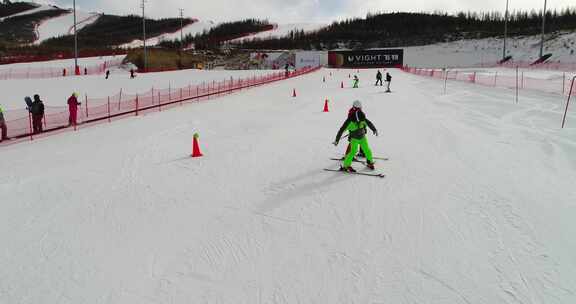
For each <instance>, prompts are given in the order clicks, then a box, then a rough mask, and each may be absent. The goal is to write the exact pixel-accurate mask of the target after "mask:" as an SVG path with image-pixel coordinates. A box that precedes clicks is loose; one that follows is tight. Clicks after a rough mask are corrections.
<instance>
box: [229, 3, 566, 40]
mask: <svg viewBox="0 0 576 304" xmlns="http://www.w3.org/2000/svg"><path fill="white" fill-rule="evenodd" d="M504 21H505V18H504V15H503V14H501V13H499V12H492V13H473V12H468V13H459V14H456V15H449V14H447V13H431V14H430V13H381V14H369V15H367V16H366V18H354V19H348V20H344V21H341V22H335V23H333V24H331V25H329V26H327V27H325V28H323V29H321V30H319V31H316V32H312V33H304V32H302V31H295V32H291V33H290V34H289V35H288V36H286V37H282V38H272V39H254V40H251V41H243V42H239V43H237V47H239V48H244V49H295V48H298V49H327V48H328V49H329V48H334V47H337V46H338V45H342V44H345V45H346V46H347V47H350V46H352V47H357V48H361V47H398V46H412V45H424V44H430V43H437V42H445V41H451V40H458V39H467V38H486V37H496V36H501V35H502V34H503V29H504ZM541 21H542V16H541V15H540V14H539V13H538V12H536V11H530V12H525V11H517V12H513V13H512V14H510V16H509V32H510V35H513V36H514V35H516V36H518V35H531V34H537V33H539V31H540V25H541ZM574 29H576V9H570V8H567V9H564V10H561V11H549V12H548V13H547V30H548V31H550V32H552V31H559V30H574Z"/></svg>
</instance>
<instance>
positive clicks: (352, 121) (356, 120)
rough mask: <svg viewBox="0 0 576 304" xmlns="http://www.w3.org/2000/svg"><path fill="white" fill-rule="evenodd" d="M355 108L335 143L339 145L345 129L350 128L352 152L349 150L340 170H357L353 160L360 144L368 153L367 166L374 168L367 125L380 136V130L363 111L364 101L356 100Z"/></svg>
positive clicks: (341, 128)
mask: <svg viewBox="0 0 576 304" xmlns="http://www.w3.org/2000/svg"><path fill="white" fill-rule="evenodd" d="M353 108H354V111H351V112H350V114H349V115H348V119H346V121H345V122H344V124H343V125H342V127H340V130H338V134H337V135H336V140H335V141H334V143H333V144H334V145H335V146H337V145H338V143H339V142H340V138H342V134H343V133H344V131H346V130H348V132H349V133H348V134H349V138H350V146H351V147H350V152H348V154H347V155H346V158H344V163H343V164H342V166H341V167H340V170H341V171H346V172H356V170H354V168H352V161H353V160H354V156H355V155H356V153H358V148H359V146H360V147H362V150H363V151H364V153H365V154H366V166H367V167H368V168H369V169H371V170H374V159H373V158H372V150H371V149H370V146H368V139H367V138H366V127H368V128H370V130H372V132H374V135H376V136H378V130H376V127H375V126H374V124H372V122H371V121H370V120H368V119H367V118H366V115H365V114H364V112H362V103H361V102H360V101H359V100H356V101H354V103H353Z"/></svg>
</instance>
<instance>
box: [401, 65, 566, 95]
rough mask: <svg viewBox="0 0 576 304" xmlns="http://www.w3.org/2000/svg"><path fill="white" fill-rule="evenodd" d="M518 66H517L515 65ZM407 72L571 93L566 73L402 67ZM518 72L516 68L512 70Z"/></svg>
mask: <svg viewBox="0 0 576 304" xmlns="http://www.w3.org/2000/svg"><path fill="white" fill-rule="evenodd" d="M514 68H516V67H514ZM402 70H403V71H404V72H407V73H411V74H415V75H421V76H428V77H433V78H437V79H442V80H457V81H463V82H469V83H476V84H481V85H485V86H492V87H502V88H509V89H516V86H518V89H521V90H533V91H540V92H546V93H555V94H561V95H568V94H569V93H570V82H571V79H570V78H569V77H568V75H567V74H566V73H563V74H562V76H560V77H557V78H551V79H541V78H533V77H528V76H526V75H525V73H524V71H518V77H516V75H514V76H510V75H504V74H503V73H500V74H499V73H498V72H474V71H465V70H456V71H453V70H443V69H419V68H411V67H406V66H405V67H402ZM511 72H512V73H514V74H515V73H516V71H515V70H513V71H511Z"/></svg>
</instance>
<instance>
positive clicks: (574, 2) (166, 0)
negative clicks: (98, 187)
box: [35, 0, 576, 23]
mask: <svg viewBox="0 0 576 304" xmlns="http://www.w3.org/2000/svg"><path fill="white" fill-rule="evenodd" d="M35 2H52V3H55V4H57V5H59V6H62V7H67V6H71V5H72V0H37V1H35ZM140 3H141V0H76V5H77V6H78V7H81V8H82V9H83V10H87V11H98V12H106V13H110V14H140V13H141V9H140V8H139V7H140ZM146 6H147V15H150V16H153V17H173V16H176V15H178V9H179V8H183V9H185V15H186V16H190V17H196V18H198V19H202V20H214V21H233V20H239V19H244V18H259V19H269V20H270V21H271V22H277V23H292V22H299V23H301V22H325V23H329V22H332V21H334V20H340V19H342V18H346V17H364V16H366V13H367V12H394V11H410V12H414V11H416V12H420V11H429V12H432V11H435V10H440V11H448V12H457V11H494V10H499V11H504V10H505V7H506V0H147V4H146ZM543 6H544V0H510V8H511V10H515V9H524V10H532V9H534V10H541V9H542V8H543ZM568 6H572V7H576V0H548V7H549V8H551V9H554V8H565V7H568Z"/></svg>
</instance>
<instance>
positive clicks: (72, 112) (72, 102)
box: [0, 93, 82, 142]
mask: <svg viewBox="0 0 576 304" xmlns="http://www.w3.org/2000/svg"><path fill="white" fill-rule="evenodd" d="M24 101H25V102H26V109H27V110H28V112H29V113H30V127H31V133H32V134H39V133H42V132H43V131H44V128H43V120H44V114H45V106H44V102H43V101H42V99H40V95H38V94H36V95H34V99H32V98H30V97H28V96H27V97H25V98H24ZM81 104H82V103H81V102H79V101H78V93H73V94H72V95H71V96H70V97H69V98H68V111H69V118H68V126H75V125H76V124H77V123H78V122H77V119H78V106H80V105H81ZM0 131H1V137H0V142H2V141H4V140H8V139H9V138H8V126H7V124H6V119H5V118H4V112H3V110H2V107H1V106H0Z"/></svg>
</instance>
